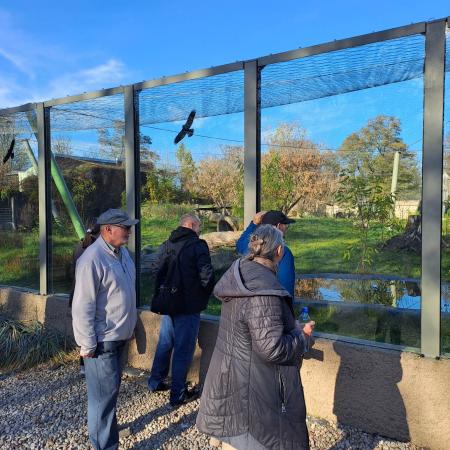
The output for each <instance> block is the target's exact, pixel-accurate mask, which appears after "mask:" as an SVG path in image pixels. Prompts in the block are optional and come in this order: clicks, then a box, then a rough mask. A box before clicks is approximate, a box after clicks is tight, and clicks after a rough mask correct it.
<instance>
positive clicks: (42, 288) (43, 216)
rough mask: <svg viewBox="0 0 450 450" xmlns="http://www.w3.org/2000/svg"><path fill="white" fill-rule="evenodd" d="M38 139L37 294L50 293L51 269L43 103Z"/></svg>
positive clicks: (39, 109) (45, 110) (47, 119)
mask: <svg viewBox="0 0 450 450" xmlns="http://www.w3.org/2000/svg"><path fill="white" fill-rule="evenodd" d="M36 116H37V121H36V122H37V138H38V161H39V162H38V175H39V176H38V190H39V267H40V276H39V292H40V293H41V295H47V294H48V293H49V291H50V267H51V242H50V239H49V236H50V234H51V226H52V219H51V201H50V200H51V189H50V173H51V172H50V171H51V168H50V111H49V109H48V108H45V107H44V104H43V103H38V104H37V106H36Z"/></svg>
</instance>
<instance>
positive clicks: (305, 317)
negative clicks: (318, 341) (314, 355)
mask: <svg viewBox="0 0 450 450" xmlns="http://www.w3.org/2000/svg"><path fill="white" fill-rule="evenodd" d="M310 321H311V317H309V309H308V307H307V306H304V307H303V308H302V311H301V312H300V317H299V322H300V325H301V327H302V329H303V327H304V326H305V325H306V324H307V323H308V322H310ZM313 344H314V341H313V342H312V343H311V338H307V339H306V346H305V353H308V352H309V350H310V348H311V345H313Z"/></svg>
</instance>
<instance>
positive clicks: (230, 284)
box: [197, 259, 309, 450]
mask: <svg viewBox="0 0 450 450" xmlns="http://www.w3.org/2000/svg"><path fill="white" fill-rule="evenodd" d="M214 295H215V296H216V297H217V298H219V299H220V300H221V301H222V313H221V317H220V326H219V332H218V336H217V341H216V346H215V348H214V353H213V356H212V358H211V362H210V365H209V369H208V374H207V376H206V380H205V385H204V388H203V394H202V398H201V402H200V410H199V414H198V416H197V427H198V428H199V430H200V431H202V432H204V433H206V434H209V435H212V436H215V437H217V438H218V439H220V438H221V437H230V436H238V435H242V434H246V433H250V434H251V435H252V437H253V438H255V439H256V440H257V441H258V442H260V443H261V444H262V445H263V446H264V447H266V448H267V449H273V450H275V449H276V450H287V449H290V450H294V449H295V450H302V449H309V440H308V430H307V428H306V408H305V400H304V397H303V387H302V383H301V379H300V373H299V362H300V358H301V355H302V354H303V353H304V352H305V349H306V347H307V344H308V342H307V339H308V338H307V337H306V336H305V335H303V333H300V332H299V331H298V330H297V329H296V328H295V317H294V311H293V308H292V299H291V297H290V295H289V294H288V292H287V291H286V290H285V289H284V288H283V287H282V286H281V285H280V283H279V281H278V280H277V277H276V275H275V273H273V272H272V271H271V270H270V269H269V268H267V267H265V266H263V265H261V264H259V263H257V262H254V261H249V260H246V259H242V260H238V261H236V262H235V263H233V265H232V266H231V267H230V269H229V270H228V271H227V272H226V273H225V274H224V276H223V277H222V278H221V279H220V281H219V282H218V283H217V285H216V287H215V289H214Z"/></svg>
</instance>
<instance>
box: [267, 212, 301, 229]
mask: <svg viewBox="0 0 450 450" xmlns="http://www.w3.org/2000/svg"><path fill="white" fill-rule="evenodd" d="M294 222H295V220H293V219H289V217H287V216H286V214H283V213H282V212H281V211H274V210H272V211H267V212H266V213H265V214H264V216H263V217H262V219H261V223H262V224H269V225H274V226H277V225H278V224H279V223H282V224H284V225H289V224H290V223H294Z"/></svg>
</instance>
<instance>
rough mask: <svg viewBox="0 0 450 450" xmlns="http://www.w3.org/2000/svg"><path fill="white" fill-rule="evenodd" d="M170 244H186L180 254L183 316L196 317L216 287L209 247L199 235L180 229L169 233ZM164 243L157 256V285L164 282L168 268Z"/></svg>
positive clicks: (181, 311)
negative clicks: (190, 315)
mask: <svg viewBox="0 0 450 450" xmlns="http://www.w3.org/2000/svg"><path fill="white" fill-rule="evenodd" d="M168 241H171V242H172V243H181V242H184V248H183V249H182V250H181V253H180V271H181V279H182V282H183V292H184V295H183V297H184V298H183V305H182V306H181V307H180V308H179V310H178V312H179V313H180V314H194V313H199V312H201V311H203V310H204V309H205V308H206V306H207V305H208V299H209V296H210V295H211V292H212V290H213V287H214V271H213V267H212V265H211V257H210V255H209V248H208V244H207V243H206V242H205V241H204V240H203V239H199V237H198V236H197V234H196V233H195V232H194V231H193V230H191V229H190V228H187V227H178V228H177V229H175V230H174V231H172V233H171V234H170V237H169V239H168ZM168 241H165V242H164V243H163V244H162V245H161V246H160V248H159V250H158V255H157V257H156V261H157V267H156V270H157V275H156V285H157V286H158V285H159V284H161V283H162V282H163V281H164V276H165V272H166V266H167V264H166V263H167V258H168V257H169V256H168V252H167V246H168Z"/></svg>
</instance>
